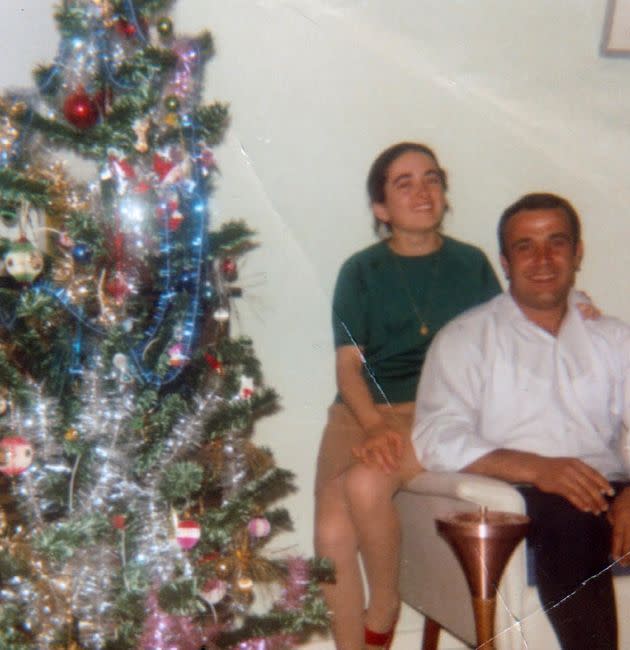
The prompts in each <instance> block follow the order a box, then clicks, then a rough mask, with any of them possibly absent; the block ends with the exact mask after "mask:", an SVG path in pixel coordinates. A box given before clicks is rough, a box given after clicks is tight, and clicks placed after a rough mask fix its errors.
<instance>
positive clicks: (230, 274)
mask: <svg viewBox="0 0 630 650" xmlns="http://www.w3.org/2000/svg"><path fill="white" fill-rule="evenodd" d="M221 273H222V274H223V277H224V278H225V279H226V280H227V281H228V282H234V281H235V280H236V279H237V277H238V268H237V266H236V260H235V259H234V258H233V257H226V258H224V259H223V260H221Z"/></svg>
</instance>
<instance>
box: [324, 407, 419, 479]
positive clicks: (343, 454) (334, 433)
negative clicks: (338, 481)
mask: <svg viewBox="0 0 630 650" xmlns="http://www.w3.org/2000/svg"><path fill="white" fill-rule="evenodd" d="M376 408H377V409H378V410H379V411H380V412H381V413H382V415H383V417H384V418H385V421H386V422H387V423H388V425H389V426H391V427H392V429H395V430H396V431H400V433H402V434H403V435H406V436H407V437H408V438H410V437H411V427H412V426H413V416H414V410H415V404H414V402H401V403H399V404H377V405H376ZM364 440H365V432H364V431H363V429H362V428H361V425H360V424H359V422H358V421H357V419H356V418H355V417H354V415H353V414H352V411H351V410H350V409H349V408H348V407H347V406H346V405H345V404H338V403H334V404H332V405H331V406H330V408H329V409H328V422H327V423H326V428H325V429H324V433H323V435H322V442H321V444H320V447H319V455H318V457H317V475H316V478H315V492H317V491H318V490H319V489H320V488H321V487H322V486H323V485H324V484H326V483H327V482H328V481H330V480H332V479H334V478H336V477H337V476H339V475H340V474H342V473H343V472H345V471H346V470H347V469H348V468H349V467H350V466H351V465H352V464H354V463H355V462H356V459H355V458H354V456H353V455H352V448H353V447H356V446H357V445H360V444H361V443H362V442H363V441H364Z"/></svg>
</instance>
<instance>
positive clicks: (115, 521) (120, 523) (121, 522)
mask: <svg viewBox="0 0 630 650" xmlns="http://www.w3.org/2000/svg"><path fill="white" fill-rule="evenodd" d="M111 522H112V526H113V527H114V528H115V529H116V530H125V528H126V527H127V517H126V516H125V515H120V514H118V515H112V518H111Z"/></svg>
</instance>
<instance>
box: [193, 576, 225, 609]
mask: <svg viewBox="0 0 630 650" xmlns="http://www.w3.org/2000/svg"><path fill="white" fill-rule="evenodd" d="M227 590H228V586H227V583H226V582H224V581H223V580H217V579H211V580H208V581H207V582H206V583H205V584H204V586H203V587H202V589H201V591H200V592H199V595H200V596H201V597H202V598H203V599H204V600H205V601H206V602H207V603H208V604H209V605H216V604H217V603H219V602H221V601H222V600H223V598H225V595H226V594H227Z"/></svg>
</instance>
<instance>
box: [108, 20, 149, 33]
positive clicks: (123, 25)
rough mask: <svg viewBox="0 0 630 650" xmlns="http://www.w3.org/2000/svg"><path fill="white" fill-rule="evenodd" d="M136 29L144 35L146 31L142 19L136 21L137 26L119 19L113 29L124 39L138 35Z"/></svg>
mask: <svg viewBox="0 0 630 650" xmlns="http://www.w3.org/2000/svg"><path fill="white" fill-rule="evenodd" d="M138 27H139V28H140V32H141V33H143V34H145V33H146V31H147V24H146V21H145V20H144V18H140V19H138V22H137V26H136V23H135V22H131V21H129V20H127V19H126V18H122V17H121V18H119V19H118V20H117V21H116V23H115V24H114V29H115V30H116V31H117V32H118V33H119V34H120V35H121V36H124V37H125V38H134V37H135V36H137V35H138Z"/></svg>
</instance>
